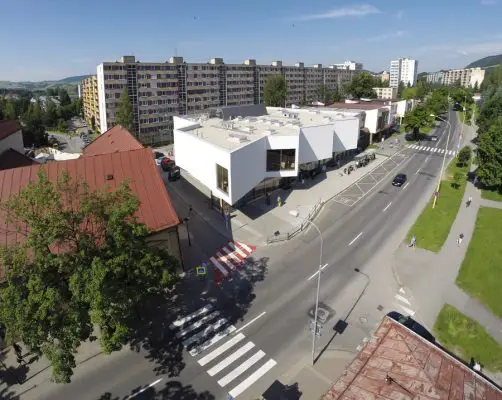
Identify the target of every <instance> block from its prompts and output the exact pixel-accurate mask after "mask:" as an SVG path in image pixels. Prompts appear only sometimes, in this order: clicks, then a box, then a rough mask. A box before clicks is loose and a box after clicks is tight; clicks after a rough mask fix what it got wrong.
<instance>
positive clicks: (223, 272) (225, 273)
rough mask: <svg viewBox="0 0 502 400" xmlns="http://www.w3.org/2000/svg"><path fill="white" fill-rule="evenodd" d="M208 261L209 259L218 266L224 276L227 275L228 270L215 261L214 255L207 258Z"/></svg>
mask: <svg viewBox="0 0 502 400" xmlns="http://www.w3.org/2000/svg"><path fill="white" fill-rule="evenodd" d="M209 261H211V262H212V263H213V265H214V266H215V267H216V268H218V269H219V270H220V271H221V273H222V274H223V275H224V276H227V275H228V271H227V270H226V269H225V268H224V267H223V265H221V264H220V263H219V262H218V261H216V258H214V257H211V258H210V259H209Z"/></svg>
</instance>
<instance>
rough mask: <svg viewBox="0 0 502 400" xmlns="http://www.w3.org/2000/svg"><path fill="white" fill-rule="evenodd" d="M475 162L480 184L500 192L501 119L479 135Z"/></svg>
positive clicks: (501, 157) (501, 183) (501, 171)
mask: <svg viewBox="0 0 502 400" xmlns="http://www.w3.org/2000/svg"><path fill="white" fill-rule="evenodd" d="M477 162H478V169H477V171H476V174H477V175H478V176H479V178H480V180H481V182H482V183H483V184H484V185H486V186H488V187H490V188H493V189H497V190H498V191H502V117H498V118H497V119H496V120H495V121H493V123H492V124H491V126H490V128H489V129H488V130H487V131H486V132H483V133H482V134H480V135H479V141H478V148H477Z"/></svg>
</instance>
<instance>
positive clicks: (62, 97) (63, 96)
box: [58, 88, 71, 106]
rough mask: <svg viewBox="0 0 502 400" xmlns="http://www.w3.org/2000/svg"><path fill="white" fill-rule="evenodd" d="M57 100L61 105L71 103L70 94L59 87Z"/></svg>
mask: <svg viewBox="0 0 502 400" xmlns="http://www.w3.org/2000/svg"><path fill="white" fill-rule="evenodd" d="M58 96H59V101H60V102H61V105H62V106H68V105H70V104H71V99H70V95H69V94H68V92H67V91H66V89H64V88H59V90H58Z"/></svg>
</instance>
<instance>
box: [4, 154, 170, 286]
mask: <svg viewBox="0 0 502 400" xmlns="http://www.w3.org/2000/svg"><path fill="white" fill-rule="evenodd" d="M40 169H43V170H45V171H46V173H47V176H48V177H49V180H51V181H53V182H54V181H56V179H57V178H58V176H59V175H60V174H61V172H62V171H63V170H66V171H68V173H69V174H70V175H71V176H72V177H79V178H81V179H83V180H84V181H85V182H87V184H88V185H89V189H90V190H95V189H102V188H103V187H105V186H108V187H109V188H110V190H113V189H115V188H117V187H118V186H119V185H120V183H121V182H122V181H124V179H126V178H129V179H130V187H131V190H132V192H133V193H134V194H135V195H136V196H137V197H138V198H139V201H140V206H139V209H138V212H137V216H138V219H139V221H140V222H142V223H144V224H145V225H146V226H147V227H148V229H149V230H150V232H158V231H162V230H165V229H168V228H170V227H173V226H176V225H178V224H179V218H178V216H177V214H176V211H175V210H174V207H173V205H172V203H171V199H170V198H169V195H168V194H167V190H166V188H165V186H164V182H163V180H162V178H161V176H160V172H159V169H158V168H157V166H156V165H155V160H154V159H153V157H152V151H151V150H150V149H148V148H143V149H139V150H131V151H123V152H118V153H111V154H100V155H96V156H89V157H81V158H77V159H75V160H66V161H57V162H49V163H47V164H43V165H40V164H37V165H31V166H28V167H21V168H14V169H6V170H3V171H0V201H5V200H7V199H8V198H9V197H10V196H12V195H17V194H18V193H19V192H20V191H21V189H23V188H24V187H25V186H26V185H27V184H28V183H29V182H34V181H36V180H37V173H38V171H39V170H40ZM108 176H113V179H111V180H107V177H108ZM22 240H23V236H22V235H20V234H19V233H17V232H16V231H15V229H14V228H13V227H12V226H10V225H9V224H6V222H5V219H4V216H3V214H2V213H0V244H9V243H15V242H20V241H22ZM2 278H3V271H2V270H1V268H0V280H1V279H2Z"/></svg>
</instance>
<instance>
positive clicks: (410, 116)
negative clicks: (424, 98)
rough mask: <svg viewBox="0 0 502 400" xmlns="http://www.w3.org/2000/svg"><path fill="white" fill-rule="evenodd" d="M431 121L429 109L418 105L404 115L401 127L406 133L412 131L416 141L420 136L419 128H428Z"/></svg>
mask: <svg viewBox="0 0 502 400" xmlns="http://www.w3.org/2000/svg"><path fill="white" fill-rule="evenodd" d="M432 121H433V117H431V116H430V111H429V109H428V108H427V107H425V106H423V105H418V106H416V107H415V108H414V109H413V110H411V111H409V112H407V113H406V114H405V115H404V118H403V125H404V127H405V129H406V130H407V131H412V133H413V136H414V138H415V139H417V138H418V137H419V135H420V128H425V127H426V126H429V125H430V124H431V123H432Z"/></svg>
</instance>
